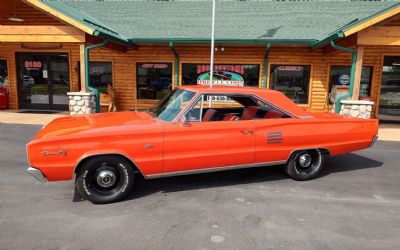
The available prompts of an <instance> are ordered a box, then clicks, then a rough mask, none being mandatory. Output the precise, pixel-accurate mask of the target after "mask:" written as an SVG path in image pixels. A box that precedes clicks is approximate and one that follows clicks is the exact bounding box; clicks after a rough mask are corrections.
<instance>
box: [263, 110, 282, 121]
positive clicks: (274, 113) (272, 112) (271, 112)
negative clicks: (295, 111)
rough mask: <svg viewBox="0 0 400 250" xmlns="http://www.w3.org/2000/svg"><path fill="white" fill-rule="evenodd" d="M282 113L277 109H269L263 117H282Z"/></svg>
mask: <svg viewBox="0 0 400 250" xmlns="http://www.w3.org/2000/svg"><path fill="white" fill-rule="evenodd" d="M282 116H283V113H282V112H280V111H278V110H273V109H272V110H269V111H268V112H267V113H266V114H265V115H264V118H265V119H273V118H282Z"/></svg>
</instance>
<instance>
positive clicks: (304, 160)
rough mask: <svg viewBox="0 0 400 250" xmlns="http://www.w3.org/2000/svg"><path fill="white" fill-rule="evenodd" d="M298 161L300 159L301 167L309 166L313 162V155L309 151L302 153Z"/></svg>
mask: <svg viewBox="0 0 400 250" xmlns="http://www.w3.org/2000/svg"><path fill="white" fill-rule="evenodd" d="M298 161H299V164H300V167H303V168H308V167H309V166H310V165H311V162H312V159H311V155H310V154H308V153H305V154H302V155H300V157H299V160H298Z"/></svg>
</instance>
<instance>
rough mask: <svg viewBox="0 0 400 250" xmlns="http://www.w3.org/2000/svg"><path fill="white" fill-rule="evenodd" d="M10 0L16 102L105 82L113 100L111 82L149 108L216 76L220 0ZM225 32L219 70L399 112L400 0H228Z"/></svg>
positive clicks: (307, 104)
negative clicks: (211, 63) (212, 44)
mask: <svg viewBox="0 0 400 250" xmlns="http://www.w3.org/2000/svg"><path fill="white" fill-rule="evenodd" d="M0 4H1V6H2V8H1V9H0V84H1V83H4V82H7V83H8V86H9V108H10V109H37V110H67V109H68V96H67V93H68V92H79V91H80V92H82V93H86V92H88V91H95V92H96V90H97V91H99V93H100V94H99V100H100V106H101V110H102V111H105V110H106V105H107V86H108V84H111V85H112V86H113V88H114V91H115V93H116V97H117V107H118V109H119V110H130V109H135V108H137V109H146V108H149V107H151V106H153V105H154V104H156V103H157V102H158V101H159V100H160V99H161V98H162V97H163V96H165V95H166V94H167V93H168V92H169V91H171V89H173V88H175V87H176V86H180V85H187V84H203V83H204V82H207V80H208V79H209V78H210V76H209V74H208V72H209V60H210V36H211V1H208V0H175V1H151V0H147V1H146V0H125V1H118V0H109V1H95V0H61V1H52V0H47V1H45V0H0ZM215 42H216V46H215V68H214V70H215V72H216V73H215V74H214V79H216V80H217V82H221V83H225V84H231V85H240V86H252V87H257V88H268V89H275V90H279V91H282V92H283V93H285V94H286V95H287V96H288V97H289V98H291V99H292V100H293V101H295V102H296V103H297V104H298V105H299V106H301V107H304V108H305V109H308V110H312V111H328V110H332V108H333V106H334V104H335V102H336V99H337V98H341V97H340V96H341V95H343V94H346V93H347V92H349V91H350V94H349V95H348V98H349V99H352V100H354V101H359V100H368V101H371V102H373V106H372V116H373V117H379V118H380V119H392V118H393V119H396V118H398V117H399V115H400V4H399V2H396V1H382V2H380V1H350V0H349V1H346V0H331V1H329V0H325V1H322V0H315V1H286V2H285V1H268V0H261V1H251V0H249V1H234V0H225V1H217V7H216V40H215ZM85 62H86V63H85ZM351 90H352V91H351ZM339 105H340V103H339Z"/></svg>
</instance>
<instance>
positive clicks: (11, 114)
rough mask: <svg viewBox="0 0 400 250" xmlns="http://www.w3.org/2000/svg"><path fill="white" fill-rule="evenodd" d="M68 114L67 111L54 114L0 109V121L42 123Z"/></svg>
mask: <svg viewBox="0 0 400 250" xmlns="http://www.w3.org/2000/svg"><path fill="white" fill-rule="evenodd" d="M66 115H68V112H62V113H56V114H31V113H18V111H16V110H0V123H13V124H36V125H43V124H46V123H48V122H50V121H52V120H53V119H55V118H58V117H62V116H66Z"/></svg>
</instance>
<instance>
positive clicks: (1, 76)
mask: <svg viewBox="0 0 400 250" xmlns="http://www.w3.org/2000/svg"><path fill="white" fill-rule="evenodd" d="M7 81H8V73H7V61H6V60H1V59H0V87H1V86H3V85H4V84H5V83H7ZM7 84H8V83H7Z"/></svg>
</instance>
